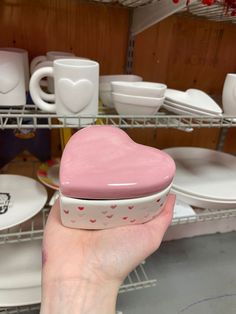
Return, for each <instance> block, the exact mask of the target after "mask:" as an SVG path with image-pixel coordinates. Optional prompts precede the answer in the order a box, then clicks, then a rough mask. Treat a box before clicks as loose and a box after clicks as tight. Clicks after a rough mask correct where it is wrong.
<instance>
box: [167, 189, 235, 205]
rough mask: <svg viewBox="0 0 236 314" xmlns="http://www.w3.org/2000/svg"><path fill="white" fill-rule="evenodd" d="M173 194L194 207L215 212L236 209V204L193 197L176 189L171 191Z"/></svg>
mask: <svg viewBox="0 0 236 314" xmlns="http://www.w3.org/2000/svg"><path fill="white" fill-rule="evenodd" d="M171 193H174V194H176V196H177V198H178V199H179V200H181V201H183V202H186V203H188V204H190V205H192V206H195V207H200V208H208V209H213V210H223V209H234V208H236V202H230V201H229V202H227V201H220V200H216V199H215V200H214V199H209V198H204V197H199V196H196V195H191V194H188V193H184V192H181V191H178V190H175V189H174V188H172V189H171Z"/></svg>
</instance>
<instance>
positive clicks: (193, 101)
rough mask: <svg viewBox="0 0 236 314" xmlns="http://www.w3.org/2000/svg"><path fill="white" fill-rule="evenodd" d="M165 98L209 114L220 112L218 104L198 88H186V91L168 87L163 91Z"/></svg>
mask: <svg viewBox="0 0 236 314" xmlns="http://www.w3.org/2000/svg"><path fill="white" fill-rule="evenodd" d="M165 97H166V100H170V101H172V102H175V103H179V104H182V105H184V106H187V107H190V108H193V109H197V110H201V111H205V112H209V113H211V114H221V113H222V109H221V108H220V106H219V105H218V104H217V103H216V102H215V101H214V100H213V99H212V98H211V97H210V96H209V95H207V94H206V93H204V92H203V91H201V90H198V89H193V88H192V89H188V90H187V91H186V92H183V91H179V90H175V89H169V88H167V90H166V92H165Z"/></svg>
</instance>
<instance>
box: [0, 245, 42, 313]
mask: <svg viewBox="0 0 236 314" xmlns="http://www.w3.org/2000/svg"><path fill="white" fill-rule="evenodd" d="M41 267H42V241H41V240H34V241H26V242H22V241H21V242H17V243H6V244H4V245H2V246H1V254H0V307H11V306H24V305H30V304H37V303H40V302H41Z"/></svg>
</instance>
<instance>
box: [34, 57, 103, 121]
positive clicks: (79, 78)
mask: <svg viewBox="0 0 236 314" xmlns="http://www.w3.org/2000/svg"><path fill="white" fill-rule="evenodd" d="M47 76H51V77H53V78H54V84H55V96H54V97H55V103H51V104H50V103H48V102H46V101H45V100H44V99H45V98H47V96H45V95H44V94H46V93H44V92H43V91H42V89H41V87H40V80H41V79H42V78H43V77H47ZM98 81H99V64H98V63H97V62H95V61H92V60H83V59H79V58H74V59H72V58H70V59H58V60H55V61H54V62H53V66H51V67H42V68H40V69H38V70H36V71H35V72H34V73H33V75H32V76H31V79H30V94H31V97H32V99H33V101H34V103H35V105H36V106H38V107H39V108H40V109H41V110H44V111H47V112H56V113H57V114H58V115H62V116H81V115H97V114H98ZM44 96H45V97H44ZM61 120H62V121H63V119H61ZM81 120H82V123H83V124H91V123H92V122H93V121H94V120H93V119H92V118H91V119H87V118H85V119H81ZM66 121H67V123H68V124H77V123H78V120H77V119H74V118H67V119H66Z"/></svg>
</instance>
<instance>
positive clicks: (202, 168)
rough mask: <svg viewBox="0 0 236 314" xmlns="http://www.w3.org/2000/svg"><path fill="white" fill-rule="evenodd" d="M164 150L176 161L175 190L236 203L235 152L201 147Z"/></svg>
mask: <svg viewBox="0 0 236 314" xmlns="http://www.w3.org/2000/svg"><path fill="white" fill-rule="evenodd" d="M165 152H167V153H168V154H169V155H170V156H172V158H173V159H174V160H175V163H176V167H177V170H176V176H175V179H174V182H173V188H174V189H175V190H176V191H177V190H178V191H180V192H183V193H187V194H189V195H190V194H191V195H194V196H196V197H202V198H205V199H206V198H207V199H212V200H219V201H222V202H224V201H226V202H233V203H236V193H235V191H236V176H235V173H236V157H235V156H233V155H230V154H226V153H223V152H219V151H215V150H211V149H206V148H199V147H176V148H169V149H166V150H165Z"/></svg>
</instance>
